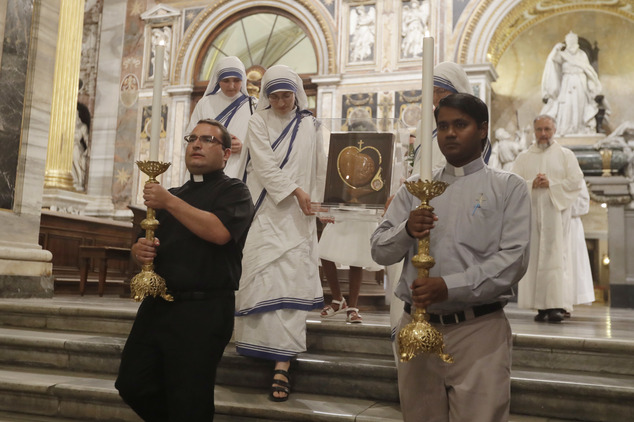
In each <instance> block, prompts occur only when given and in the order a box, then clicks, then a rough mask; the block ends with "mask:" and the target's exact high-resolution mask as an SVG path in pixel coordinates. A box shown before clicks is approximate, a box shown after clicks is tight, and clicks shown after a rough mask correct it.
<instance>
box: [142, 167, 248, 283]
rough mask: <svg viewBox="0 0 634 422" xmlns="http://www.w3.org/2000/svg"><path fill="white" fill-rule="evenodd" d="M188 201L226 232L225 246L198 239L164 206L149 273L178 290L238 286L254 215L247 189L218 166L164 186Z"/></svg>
mask: <svg viewBox="0 0 634 422" xmlns="http://www.w3.org/2000/svg"><path fill="white" fill-rule="evenodd" d="M169 191H170V192H171V193H172V194H173V195H175V196H177V197H179V198H180V199H182V200H183V201H185V202H187V203H188V204H190V205H192V206H194V207H196V208H199V209H202V210H205V211H209V212H212V213H213V214H215V215H216V217H218V219H220V221H221V222H222V224H224V226H225V227H226V228H227V230H228V231H229V233H230V234H231V240H229V242H228V243H226V244H225V245H217V244H214V243H211V242H208V241H206V240H203V239H201V238H200V237H198V236H196V235H195V234H194V233H192V232H191V231H190V230H189V229H187V228H186V227H185V226H184V225H183V224H181V223H180V222H179V221H178V220H177V219H176V218H174V217H173V216H172V215H171V214H169V213H168V212H167V211H165V210H159V211H157V215H156V217H157V219H158V220H159V222H160V226H159V227H158V229H157V230H156V232H155V236H156V237H157V238H158V239H159V241H160V245H159V247H158V249H157V256H156V258H155V259H154V271H155V272H156V273H157V274H159V275H160V276H162V277H163V278H165V281H166V284H167V289H168V290H170V291H177V292H182V291H184V292H189V291H211V290H237V289H238V282H239V281H240V274H241V271H242V268H241V260H242V248H243V247H244V242H245V240H246V237H247V232H248V229H249V226H250V225H251V220H252V219H253V201H252V200H251V195H250V194H249V190H248V188H247V187H246V185H245V184H244V183H242V182H241V181H240V180H238V179H232V178H229V177H228V176H226V175H225V174H224V173H223V172H222V170H218V171H215V172H212V173H209V174H205V175H203V180H202V181H200V182H195V181H194V178H193V177H192V178H191V180H189V181H188V182H187V183H185V184H184V185H183V186H181V187H179V188H172V189H170V190H169Z"/></svg>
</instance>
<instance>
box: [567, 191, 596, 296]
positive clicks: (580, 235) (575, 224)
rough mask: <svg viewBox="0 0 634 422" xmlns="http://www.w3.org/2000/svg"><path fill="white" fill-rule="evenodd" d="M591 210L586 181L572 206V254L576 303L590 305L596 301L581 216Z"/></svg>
mask: <svg viewBox="0 0 634 422" xmlns="http://www.w3.org/2000/svg"><path fill="white" fill-rule="evenodd" d="M589 211H590V195H589V194H588V187H587V186H586V183H585V181H583V180H582V182H581V193H579V196H578V197H577V200H576V201H575V202H574V203H573V204H572V207H571V208H570V254H571V259H572V277H573V280H574V285H573V286H574V303H573V304H574V305H585V304H587V305H590V304H592V302H594V282H593V280H592V269H591V268H590V257H589V256H588V247H587V245H586V236H585V233H584V231H583V223H582V222H581V216H582V215H586V214H587V213H588V212H589Z"/></svg>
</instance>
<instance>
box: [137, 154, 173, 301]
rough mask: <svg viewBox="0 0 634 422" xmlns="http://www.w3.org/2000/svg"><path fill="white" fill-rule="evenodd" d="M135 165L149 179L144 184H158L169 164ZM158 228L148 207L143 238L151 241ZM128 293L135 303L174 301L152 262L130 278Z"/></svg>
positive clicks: (153, 162) (152, 209)
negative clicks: (152, 299)
mask: <svg viewBox="0 0 634 422" xmlns="http://www.w3.org/2000/svg"><path fill="white" fill-rule="evenodd" d="M136 164H137V166H139V169H141V171H142V172H143V173H145V174H147V175H148V176H149V177H150V179H149V180H148V181H147V182H145V183H146V184H148V183H158V181H157V180H156V176H158V175H159V174H162V173H164V172H165V170H167V169H168V167H169V166H170V165H171V163H161V162H158V161H137V162H136ZM158 226H159V222H158V220H157V219H156V211H155V210H154V208H150V207H148V208H147V214H146V216H145V219H144V220H143V221H141V228H142V229H144V230H145V238H146V239H148V240H151V241H153V240H154V231H155V230H156V229H157V228H158ZM130 292H131V293H132V297H133V298H134V300H136V301H137V302H140V301H141V300H143V298H145V297H146V296H153V297H157V296H160V297H162V298H163V299H165V300H167V301H169V302H171V301H173V300H174V298H173V297H172V295H169V294H167V286H166V285H165V280H164V279H163V277H161V276H160V275H158V274H156V273H155V272H154V263H152V262H150V263H149V264H143V266H142V267H141V272H140V273H138V274H137V275H135V276H134V277H133V278H132V281H131V283H130Z"/></svg>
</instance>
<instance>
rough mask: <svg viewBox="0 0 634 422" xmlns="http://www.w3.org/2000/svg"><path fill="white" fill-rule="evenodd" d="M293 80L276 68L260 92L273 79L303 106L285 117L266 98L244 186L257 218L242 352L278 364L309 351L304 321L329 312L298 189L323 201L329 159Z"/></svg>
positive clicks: (245, 290)
mask: <svg viewBox="0 0 634 422" xmlns="http://www.w3.org/2000/svg"><path fill="white" fill-rule="evenodd" d="M293 76H296V74H294V72H292V71H290V69H289V68H287V67H286V66H274V67H271V68H270V69H269V70H268V71H267V72H266V73H265V75H264V77H263V79H262V87H264V90H263V92H269V91H266V88H267V86H268V83H269V82H270V81H280V82H281V83H282V84H286V85H288V87H287V88H286V89H287V90H289V89H290V86H294V88H293V89H297V95H296V99H297V103H298V107H296V108H295V109H294V110H293V111H291V112H290V113H289V114H288V115H286V116H283V117H280V116H278V115H276V114H275V112H274V111H273V110H272V109H270V108H268V106H269V104H268V100H266V96H265V95H263V98H262V99H261V101H260V102H259V104H258V110H257V112H256V114H254V115H253V117H252V118H251V120H250V122H249V130H248V133H247V136H246V145H247V147H248V149H249V154H250V162H249V163H248V164H247V180H246V183H247V186H248V187H249V190H250V192H251V196H252V197H253V201H254V202H255V203H256V213H255V217H254V219H253V223H252V224H251V228H250V230H249V235H248V237H247V240H246V244H245V247H244V252H243V260H242V277H241V279H240V289H239V291H238V292H237V294H236V319H235V342H236V349H237V351H238V353H240V354H243V355H247V356H254V357H261V358H265V359H271V360H276V361H287V360H289V359H290V358H292V357H293V356H295V355H297V354H298V353H301V352H303V351H305V350H306V327H305V325H306V315H307V313H308V311H310V310H312V309H321V308H322V307H323V291H322V288H321V280H320V277H319V262H318V261H319V255H318V249H317V228H316V221H315V216H306V215H304V214H303V212H302V211H301V209H300V207H299V204H298V203H297V200H296V198H295V196H293V191H294V190H295V189H296V188H298V187H301V188H302V189H303V190H304V191H305V192H307V193H308V194H309V195H310V197H311V200H313V201H317V202H319V201H321V200H322V197H323V189H324V182H325V174H326V155H325V153H324V149H323V146H322V139H321V131H320V130H318V127H317V122H316V120H315V119H314V118H313V117H312V116H311V115H310V114H308V113H301V112H300V111H302V110H305V108H306V106H307V102H306V95H305V94H304V91H303V88H302V85H301V84H302V81H301V79H300V78H299V77H293ZM284 133H285V134H284ZM280 135H283V136H280ZM276 141H277V142H276Z"/></svg>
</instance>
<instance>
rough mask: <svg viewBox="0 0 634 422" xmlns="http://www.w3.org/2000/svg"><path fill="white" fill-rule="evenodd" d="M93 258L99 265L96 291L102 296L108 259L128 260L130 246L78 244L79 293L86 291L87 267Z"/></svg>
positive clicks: (82, 293)
mask: <svg viewBox="0 0 634 422" xmlns="http://www.w3.org/2000/svg"><path fill="white" fill-rule="evenodd" d="M91 259H94V260H95V261H96V263H97V266H98V267H99V285H98V288H97V292H98V293H99V296H103V292H104V289H105V287H106V275H107V273H108V260H110V259H114V260H118V261H130V248H117V247H113V246H80V247H79V268H80V271H79V294H80V295H82V296H83V295H84V293H85V292H86V283H87V281H88V269H89V268H90V260H91Z"/></svg>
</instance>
